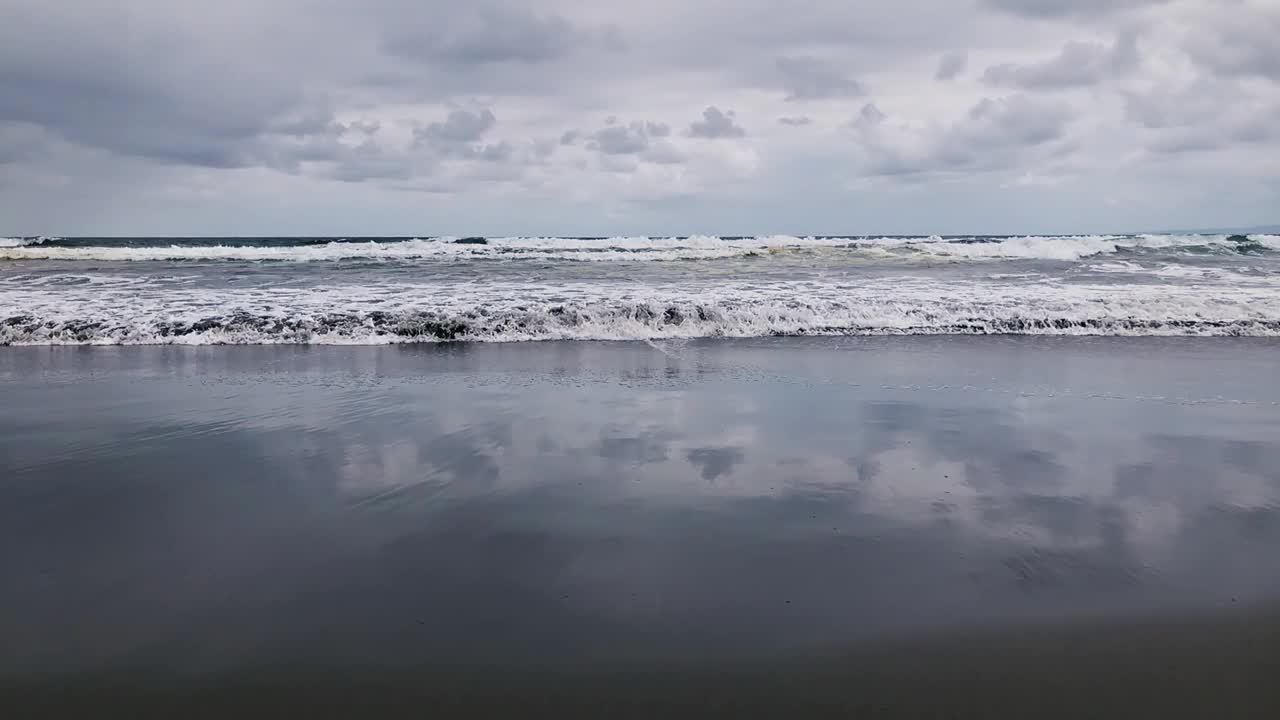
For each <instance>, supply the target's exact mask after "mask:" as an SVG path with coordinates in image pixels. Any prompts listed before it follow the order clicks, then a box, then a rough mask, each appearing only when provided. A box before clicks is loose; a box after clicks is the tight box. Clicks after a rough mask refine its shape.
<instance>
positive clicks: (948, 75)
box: [933, 52, 969, 82]
mask: <svg viewBox="0 0 1280 720" xmlns="http://www.w3.org/2000/svg"><path fill="white" fill-rule="evenodd" d="M968 66H969V56H968V55H967V54H966V53H963V52H952V53H947V54H946V55H943V56H942V57H941V58H940V59H939V60H938V70H937V71H936V72H935V73H934V74H933V77H934V79H935V80H941V81H944V82H945V81H947V80H954V79H956V77H958V76H959V75H960V73H962V72H964V71H965V68H967V67H968Z"/></svg>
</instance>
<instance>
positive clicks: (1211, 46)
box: [1187, 8, 1280, 82]
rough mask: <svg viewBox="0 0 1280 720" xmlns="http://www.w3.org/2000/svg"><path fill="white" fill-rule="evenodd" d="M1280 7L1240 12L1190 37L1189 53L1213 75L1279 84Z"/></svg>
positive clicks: (1209, 24)
mask: <svg viewBox="0 0 1280 720" xmlns="http://www.w3.org/2000/svg"><path fill="white" fill-rule="evenodd" d="M1277 38H1280V8H1272V9H1270V10H1267V11H1263V10H1261V9H1258V10H1250V9H1244V8H1242V9H1240V10H1239V11H1237V12H1235V13H1232V14H1231V15H1229V16H1225V17H1221V18H1217V19H1215V20H1214V21H1211V22H1210V23H1208V25H1207V27H1204V28H1202V29H1201V32H1197V33H1195V34H1194V35H1192V37H1191V39H1190V41H1189V43H1188V48H1187V49H1188V52H1189V54H1190V55H1191V57H1192V58H1193V59H1194V60H1195V61H1196V62H1197V63H1199V64H1200V65H1201V66H1203V67H1205V68H1208V69H1209V70H1211V71H1213V72H1214V73H1216V74H1220V75H1228V76H1257V77H1263V78H1269V79H1271V80H1274V81H1277V82H1280V51H1277V42H1278V41H1277Z"/></svg>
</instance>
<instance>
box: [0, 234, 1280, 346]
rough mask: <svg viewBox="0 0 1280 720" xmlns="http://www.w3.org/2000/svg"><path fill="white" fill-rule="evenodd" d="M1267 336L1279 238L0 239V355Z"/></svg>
mask: <svg viewBox="0 0 1280 720" xmlns="http://www.w3.org/2000/svg"><path fill="white" fill-rule="evenodd" d="M917 334H1027V335H1200V336H1206V335H1209V336H1274V335H1278V334H1280V236H1276V235H1104V236H1046V237H1005V236H1000V237H992V236H958V237H937V236H932V237H790V236H770V237H704V236H694V237H668V238H647V237H615V238H539V237H504V238H497V237H495V238H443V237H437V238H145V239H144V238H132V239H129V238H121V239H99V238H65V239H64V238H7V239H0V344H5V345H78V344H85V345H113V344H122V345H133V344H188V345H205V344H258V343H263V344H275V343H305V344H387V343H414V342H435V341H440V340H450V341H499V342H500V341H523V340H650V341H656V340H666V339H690V338H703V337H761V336H774V335H784V336H785V335H917Z"/></svg>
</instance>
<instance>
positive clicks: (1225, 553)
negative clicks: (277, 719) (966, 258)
mask: <svg viewBox="0 0 1280 720" xmlns="http://www.w3.org/2000/svg"><path fill="white" fill-rule="evenodd" d="M1278 352H1280V345H1277V343H1276V342H1275V341H1266V340H1244V339H1241V340H1223V339H1214V340H1203V341H1201V340H1192V339H1178V340H1155V339H1121V338H1111V339H1089V338H1078V339H1069V338H1062V339H1045V338H1040V339H1036V338H882V339H856V338H837V339H808V340H805V339H769V340H756V341H719V342H715V341H708V342H693V343H687V344H658V345H657V346H651V345H647V344H642V343H635V344H630V343H545V344H527V345H495V346H484V345H466V346H458V345H454V346H439V347H434V346H430V347H403V348H395V347H391V348H295V347H277V348H271V347H229V348H99V349H50V348H29V349H22V348H5V349H3V350H2V351H0V406H2V407H3V408H4V412H3V413H2V414H0V566H2V567H3V568H4V576H5V585H4V587H5V591H4V592H3V593H0V637H3V638H4V639H5V640H4V642H2V643H0V706H3V707H5V708H13V709H16V710H17V713H16V715H14V716H15V717H32V716H40V715H44V716H72V715H76V716H78V715H90V716H99V715H103V716H120V717H126V716H136V715H138V714H140V713H153V714H156V715H161V714H164V715H173V716H183V717H191V716H204V717H209V716H237V717H244V716H248V717H257V716H276V715H280V714H292V713H297V714H302V713H306V714H307V715H329V716H333V715H342V716H351V715H379V714H390V713H392V712H394V713H395V714H404V715H422V716H440V715H442V714H443V715H467V714H474V713H482V712H483V713H488V714H501V715H526V714H531V713H534V712H540V713H544V714H559V715H561V716H563V715H564V714H575V715H601V714H609V715H629V716H641V715H643V716H654V715H657V716H662V715H668V714H682V715H688V716H705V715H713V714H719V715H733V716H742V715H772V716H778V715H785V714H788V713H790V712H798V713H803V715H797V716H805V715H807V716H812V715H816V714H822V713H827V712H830V713H832V714H845V715H850V716H859V717H904V716H905V717H912V716H916V717H1082V716H1083V717H1099V716H1105V717H1277V716H1280V691H1278V690H1277V685H1276V683H1275V680H1274V678H1276V677H1280V672H1278V671H1280V563H1278V562H1277V561H1276V549H1277V548H1280V363H1277V362H1276V358H1277V357H1280V355H1278V354H1277V353H1278ZM8 714H9V712H6V715H8Z"/></svg>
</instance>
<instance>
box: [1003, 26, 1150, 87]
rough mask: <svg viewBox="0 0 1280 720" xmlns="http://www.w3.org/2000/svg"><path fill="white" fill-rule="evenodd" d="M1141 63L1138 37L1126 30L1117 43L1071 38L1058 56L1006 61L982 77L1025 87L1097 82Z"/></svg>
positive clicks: (1081, 84)
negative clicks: (1020, 62) (1027, 62)
mask: <svg viewBox="0 0 1280 720" xmlns="http://www.w3.org/2000/svg"><path fill="white" fill-rule="evenodd" d="M1136 64H1137V46H1136V38H1135V37H1134V36H1133V35H1132V34H1125V35H1123V36H1121V37H1120V38H1118V39H1117V40H1116V42H1115V44H1114V45H1112V46H1111V47H1107V46H1105V45H1103V44H1101V43H1082V42H1069V43H1067V44H1066V45H1063V46H1062V50H1061V51H1060V52H1059V53H1058V54H1057V55H1055V56H1054V57H1052V58H1050V59H1048V60H1045V61H1044V62H1040V63H1034V64H1031V65H1014V64H1004V65H995V66H993V67H989V68H987V70H986V72H985V73H983V75H982V81H983V82H985V83H987V84H988V85H997V86H1002V87H1013V88H1021V89H1024V90H1039V89H1057V88H1068V87H1078V86H1087V85H1096V84H1098V83H1100V82H1102V81H1103V80H1105V79H1106V78H1108V77H1110V76H1112V75H1114V74H1116V73H1121V72H1126V71H1128V70H1131V69H1133V67H1134V66H1135V65H1136Z"/></svg>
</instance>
